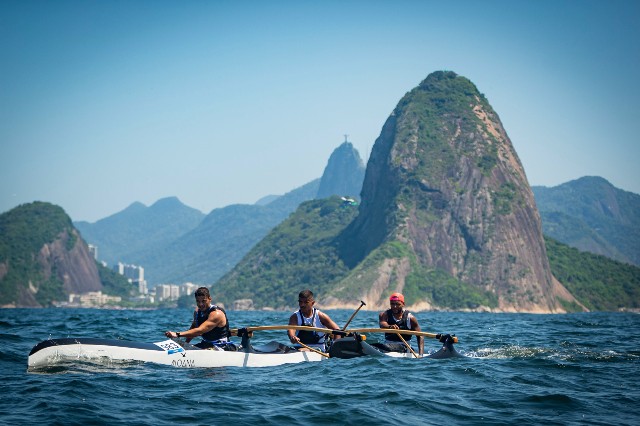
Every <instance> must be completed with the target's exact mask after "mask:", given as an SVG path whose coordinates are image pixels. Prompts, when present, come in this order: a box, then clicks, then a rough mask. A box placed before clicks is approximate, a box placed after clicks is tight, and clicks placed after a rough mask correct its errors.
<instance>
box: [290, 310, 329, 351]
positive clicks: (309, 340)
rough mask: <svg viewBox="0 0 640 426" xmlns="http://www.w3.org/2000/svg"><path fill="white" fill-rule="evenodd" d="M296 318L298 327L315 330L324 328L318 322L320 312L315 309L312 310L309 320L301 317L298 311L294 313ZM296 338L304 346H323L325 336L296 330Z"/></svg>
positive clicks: (314, 332)
mask: <svg viewBox="0 0 640 426" xmlns="http://www.w3.org/2000/svg"><path fill="white" fill-rule="evenodd" d="M295 313H296V316H297V318H298V325H305V326H307V327H315V328H323V327H324V326H323V325H322V323H321V322H320V315H319V313H320V311H319V310H317V309H316V308H313V313H312V314H311V318H307V317H305V316H304V315H302V312H300V309H298V310H297V311H296V312H295ZM296 336H297V337H298V339H300V341H301V342H302V343H304V344H306V345H317V344H323V343H324V341H325V339H326V337H327V335H326V334H324V333H319V332H317V331H311V330H298V331H296Z"/></svg>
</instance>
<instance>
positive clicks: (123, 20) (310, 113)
mask: <svg viewBox="0 0 640 426" xmlns="http://www.w3.org/2000/svg"><path fill="white" fill-rule="evenodd" d="M639 21H640V2H637V1H611V0H607V1H605V0H602V1H584V0H583V1H578V0H574V1H561V0H551V1H545V0H543V1H538V0H537V1H517V0H511V1H491V0H485V1H469V2H468V1H456V2H451V1H443V0H439V1H313V2H312V1H290V2H285V1H256V2H249V1H185V2H182V1H131V0H127V1H108V0H102V1H90V0H86V1H62V0H58V1H49V0H47V1H29V0H16V1H12V0H1V1H0V54H1V55H0V61H1V67H0V144H1V145H0V212H4V211H7V210H9V209H11V208H13V207H15V206H17V205H18V204H22V203H25V202H32V201H35V200H41V201H49V202H52V203H55V204H58V205H60V206H62V207H63V208H64V209H65V210H66V212H67V213H68V214H69V215H70V216H71V218H72V219H73V220H89V221H91V222H93V221H96V220H98V219H101V218H104V217H106V216H109V215H111V214H113V213H116V212H118V211H120V210H122V209H124V208H125V207H127V206H128V205H129V204H131V203H132V202H134V201H141V202H143V203H145V204H147V205H151V204H153V203H154V202H155V201H157V200H158V199H160V198H164V197H167V196H174V195H175V196H178V198H180V200H181V201H182V202H183V203H185V204H187V205H189V206H192V207H195V208H197V209H199V210H202V211H203V212H204V213H209V212H210V211H211V210H212V209H214V208H217V207H223V206H226V205H229V204H233V203H253V202H255V201H256V200H258V199H259V198H261V197H263V196H265V195H268V194H282V193H284V192H287V191H289V190H291V189H294V188H296V187H298V186H300V185H303V184H305V183H307V182H309V181H311V180H312V179H315V178H318V177H320V176H321V175H322V172H323V170H324V167H325V166H326V163H327V160H328V158H329V156H330V155H331V152H332V151H333V150H334V149H335V148H336V147H338V146H339V145H340V144H341V143H342V142H343V140H344V136H343V135H344V134H349V140H350V141H351V142H352V143H353V144H354V145H355V147H356V148H357V149H358V150H359V151H360V154H361V156H363V157H364V158H365V159H366V158H368V155H369V151H370V149H371V147H372V145H373V143H374V141H375V139H376V138H377V136H378V135H379V133H380V130H381V128H382V125H383V124H384V122H385V120H386V119H387V117H388V116H389V114H390V113H391V111H392V110H393V108H394V107H395V106H396V104H397V102H398V101H399V100H400V98H401V97H402V96H403V95H404V94H405V93H406V92H408V91H409V90H411V89H412V88H413V87H415V86H417V85H418V84H419V83H420V81H422V80H423V79H424V78H425V77H426V76H427V75H428V74H429V73H431V72H433V71H436V70H452V71H455V72H456V73H458V74H460V75H463V76H465V77H467V78H469V79H470V80H471V81H472V82H473V83H475V84H476V86H477V87H478V89H479V90H480V91H481V92H482V93H484V94H485V95H486V97H487V98H488V100H489V102H490V103H491V105H492V106H493V108H494V109H495V110H496V112H497V113H498V114H499V116H500V118H501V120H502V123H503V124H504V126H505V128H506V130H507V133H508V134H509V136H510V138H511V140H512V142H513V144H514V146H515V149H516V151H517V153H518V155H519V156H520V159H521V160H522V163H523V164H524V168H525V171H526V173H527V176H528V179H529V183H530V184H531V185H546V186H555V185H558V184H561V183H564V182H567V181H569V180H573V179H576V178H579V177H582V176H586V175H597V176H602V177H604V178H606V179H607V180H609V181H610V182H611V183H612V184H614V185H616V186H617V187H619V188H622V189H625V190H628V191H632V192H635V193H640V172H639V170H640V166H639V164H638V163H639V161H640V143H639V140H638V139H639V135H640V66H639V65H640V24H638V22H639Z"/></svg>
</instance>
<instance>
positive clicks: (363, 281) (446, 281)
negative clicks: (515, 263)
mask: <svg viewBox="0 0 640 426" xmlns="http://www.w3.org/2000/svg"><path fill="white" fill-rule="evenodd" d="M403 259H408V261H409V264H410V266H411V272H410V273H409V274H408V275H407V276H406V277H405V279H404V280H405V281H404V282H405V283H404V287H403V289H402V293H403V294H404V296H405V300H407V301H411V302H415V301H418V300H426V301H428V302H430V303H431V304H432V305H433V306H435V307H447V308H449V309H463V310H464V309H476V308H478V307H480V306H484V307H490V308H495V307H496V305H497V298H496V296H495V295H494V294H492V293H490V292H485V291H482V290H479V289H478V288H476V287H474V286H472V285H470V284H467V283H464V282H462V281H459V280H457V279H455V278H453V277H452V276H451V275H449V274H447V273H446V272H444V271H442V270H438V269H435V268H426V267H424V266H422V265H421V264H420V263H419V262H418V260H417V258H416V256H415V253H414V252H413V251H412V250H411V249H410V248H409V247H407V245H406V244H405V243H402V242H400V241H390V242H387V243H385V244H383V245H382V246H380V247H378V248H377V249H375V250H374V251H372V252H371V253H370V254H369V255H368V256H367V257H366V258H365V259H364V260H363V261H362V262H361V263H360V264H359V265H358V266H357V267H356V268H355V269H354V270H353V271H350V273H349V275H348V276H347V277H345V278H344V279H343V280H341V281H340V282H339V283H337V285H336V286H334V287H336V288H335V289H334V290H333V291H332V292H331V294H332V295H333V296H335V297H338V298H340V299H343V300H351V299H354V298H356V299H357V298H358V295H361V294H366V293H367V292H368V291H369V289H370V288H371V283H372V282H374V281H375V280H376V278H377V272H375V271H376V269H377V268H378V267H379V266H380V265H381V264H383V262H384V261H385V260H387V261H388V260H392V261H397V262H401V261H402V260H403ZM392 279H393V277H392Z"/></svg>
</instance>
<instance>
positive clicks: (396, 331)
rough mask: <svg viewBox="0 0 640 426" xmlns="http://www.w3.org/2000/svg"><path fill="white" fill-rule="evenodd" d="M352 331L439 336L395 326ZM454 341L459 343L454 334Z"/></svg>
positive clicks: (434, 337)
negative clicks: (400, 328)
mask: <svg viewBox="0 0 640 426" xmlns="http://www.w3.org/2000/svg"><path fill="white" fill-rule="evenodd" d="M347 331H348V332H350V333H396V334H398V335H400V334H411V335H413V336H423V337H431V338H433V339H437V338H438V334H435V333H427V332H424V331H414V330H398V329H395V328H352V329H350V330H347ZM452 338H453V342H454V343H458V338H457V337H455V336H452Z"/></svg>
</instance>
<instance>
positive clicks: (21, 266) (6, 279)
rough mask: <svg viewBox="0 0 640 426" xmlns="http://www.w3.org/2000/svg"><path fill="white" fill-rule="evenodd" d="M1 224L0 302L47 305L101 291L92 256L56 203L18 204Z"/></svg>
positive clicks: (3, 217) (31, 305) (28, 305)
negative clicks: (70, 297)
mask: <svg viewBox="0 0 640 426" xmlns="http://www.w3.org/2000/svg"><path fill="white" fill-rule="evenodd" d="M0 228H1V230H2V233H1V235H2V237H1V241H0V249H1V250H0V288H1V289H2V291H1V292H0V305H2V306H18V307H20V306H23V307H39V306H46V305H48V304H50V303H51V302H52V301H60V300H66V298H67V295H68V294H69V293H86V292H89V291H98V290H102V283H101V281H100V277H99V274H98V269H97V266H96V262H95V260H94V258H93V257H92V256H91V254H90V253H89V250H88V247H87V245H86V244H85V243H84V241H82V239H81V238H80V235H79V233H78V231H77V230H76V229H75V228H74V227H73V225H72V224H71V219H69V217H68V216H67V215H66V214H65V213H64V211H63V210H62V209H61V208H60V207H57V206H54V205H51V204H49V203H41V202H35V203H31V204H25V205H22V206H19V207H16V208H15V209H13V210H11V211H9V212H8V213H5V214H3V215H2V216H0Z"/></svg>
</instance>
